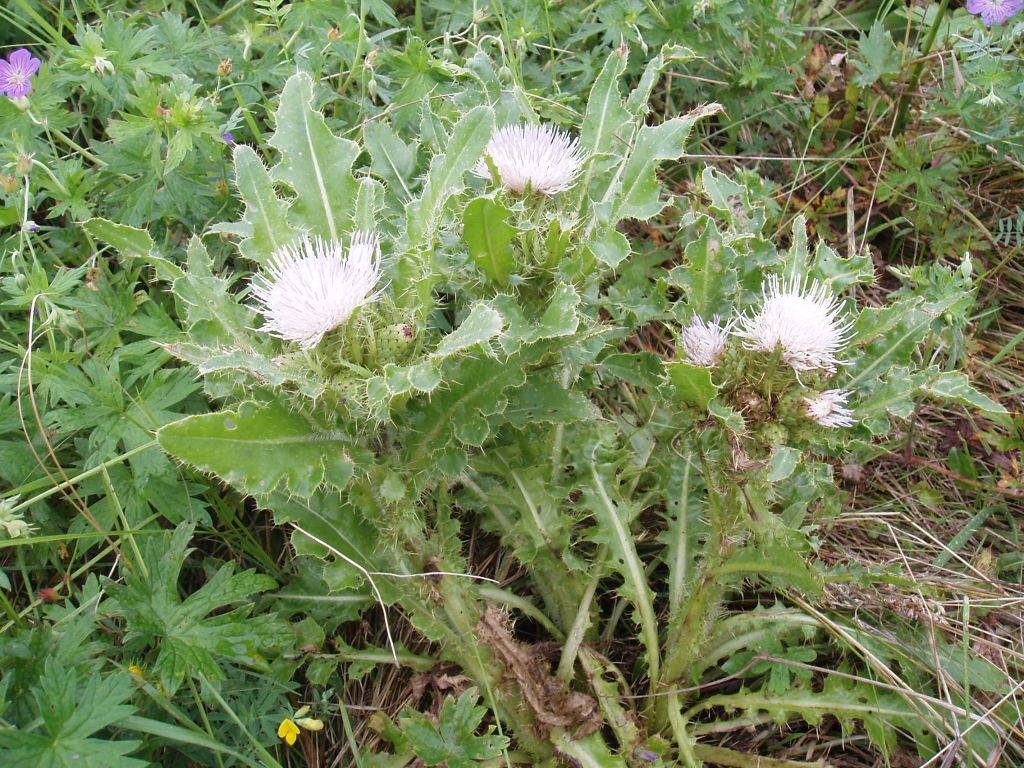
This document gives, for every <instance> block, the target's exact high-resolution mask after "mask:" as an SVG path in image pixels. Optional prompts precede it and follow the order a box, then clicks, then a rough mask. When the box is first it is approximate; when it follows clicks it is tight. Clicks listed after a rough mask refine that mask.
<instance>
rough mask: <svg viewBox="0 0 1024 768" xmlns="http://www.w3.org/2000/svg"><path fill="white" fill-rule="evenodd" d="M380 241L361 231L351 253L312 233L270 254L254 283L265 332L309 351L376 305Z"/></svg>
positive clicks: (336, 241) (353, 241)
mask: <svg viewBox="0 0 1024 768" xmlns="http://www.w3.org/2000/svg"><path fill="white" fill-rule="evenodd" d="M380 275H381V268H380V243H379V241H378V240H377V237H376V235H373V234H371V233H369V232H357V233H356V234H355V235H353V237H352V244H351V245H350V247H349V249H348V252H347V253H346V252H345V250H344V248H343V246H342V244H341V242H340V241H339V240H324V239H323V238H320V237H309V236H308V235H307V236H305V237H303V238H301V239H298V240H294V241H292V242H291V243H289V244H288V245H285V246H283V247H281V248H279V249H277V250H276V251H274V253H273V254H272V255H271V257H270V265H269V267H268V268H267V270H266V272H265V273H261V274H259V275H256V276H255V277H254V278H253V280H252V293H253V296H255V298H256V302H257V306H256V309H257V310H258V311H259V312H260V313H261V314H262V315H263V316H264V318H265V322H264V324H263V330H265V331H267V333H270V334H273V335H274V336H278V337H280V338H282V339H288V340H290V341H295V342H298V343H299V344H300V345H301V346H303V347H306V348H309V347H313V346H315V345H316V344H318V343H319V342H320V340H321V339H322V338H323V337H324V334H326V333H328V332H330V331H332V330H334V329H335V328H337V327H338V326H339V325H341V324H342V323H344V322H345V321H346V320H348V319H349V317H351V316H352V313H353V312H355V311H356V309H358V308H359V307H361V306H363V305H365V304H369V303H371V302H373V301H375V300H376V299H377V298H378V297H379V296H380V291H379V290H377V291H375V290H374V289H375V288H376V286H377V283H378V282H379V281H380Z"/></svg>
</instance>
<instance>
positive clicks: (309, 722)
mask: <svg viewBox="0 0 1024 768" xmlns="http://www.w3.org/2000/svg"><path fill="white" fill-rule="evenodd" d="M295 722H296V723H298V725H299V727H300V728H303V729H305V730H307V731H322V730H323V729H324V721H323V720H317V719H316V718H315V717H300V718H299V719H298V720H296V721H295Z"/></svg>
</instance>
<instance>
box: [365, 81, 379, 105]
mask: <svg viewBox="0 0 1024 768" xmlns="http://www.w3.org/2000/svg"><path fill="white" fill-rule="evenodd" d="M366 92H367V93H369V94H370V98H371V99H373V100H374V101H376V100H377V81H376V80H375V79H373V78H370V82H369V83H367V84H366Z"/></svg>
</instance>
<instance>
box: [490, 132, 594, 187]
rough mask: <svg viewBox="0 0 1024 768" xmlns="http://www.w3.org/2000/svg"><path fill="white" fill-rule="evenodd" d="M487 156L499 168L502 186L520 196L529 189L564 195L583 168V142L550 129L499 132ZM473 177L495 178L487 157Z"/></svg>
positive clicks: (493, 138) (495, 135)
mask: <svg viewBox="0 0 1024 768" xmlns="http://www.w3.org/2000/svg"><path fill="white" fill-rule="evenodd" d="M484 152H485V154H486V155H487V157H490V159H491V162H493V163H494V167H495V168H497V170H498V175H499V176H500V177H501V184H502V185H503V186H504V187H505V188H506V189H508V190H510V191H511V192H515V193H516V194H522V193H523V192H524V191H525V190H526V187H527V185H529V187H530V189H531V190H533V191H534V192H536V193H538V194H542V195H553V194H555V193H556V192H563V191H565V190H567V189H569V187H571V186H572V185H573V182H575V181H576V177H577V176H578V175H579V172H580V168H582V166H583V153H582V151H581V150H580V145H579V141H578V140H576V139H573V138H571V137H570V136H569V134H568V133H566V132H565V131H560V130H558V129H557V128H553V127H551V126H550V125H510V126H507V127H505V128H499V129H498V130H497V131H496V132H495V134H494V136H493V137H491V141H490V143H488V145H487V149H486V150H484ZM473 173H474V174H476V175H477V176H479V177H480V178H482V179H490V178H491V169H490V167H489V166H488V164H487V159H486V157H485V158H484V159H482V160H480V162H478V163H477V164H476V167H475V168H473Z"/></svg>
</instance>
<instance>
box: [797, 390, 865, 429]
mask: <svg viewBox="0 0 1024 768" xmlns="http://www.w3.org/2000/svg"><path fill="white" fill-rule="evenodd" d="M849 398H850V393H849V392H847V391H846V390H845V389H829V390H826V391H825V392H822V393H820V394H817V395H815V396H814V397H805V398H804V402H805V403H807V415H808V416H810V417H811V418H812V419H814V420H815V421H816V422H818V423H819V424H820V425H821V426H823V427H852V426H853V423H854V422H853V418H851V417H852V416H853V411H851V410H850V409H849V408H847V407H846V401H847V400H849Z"/></svg>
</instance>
